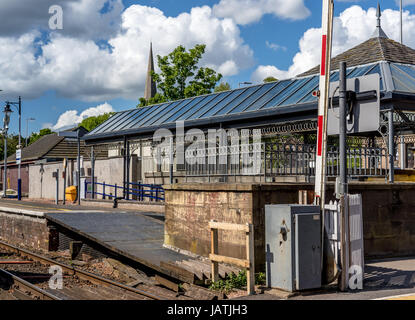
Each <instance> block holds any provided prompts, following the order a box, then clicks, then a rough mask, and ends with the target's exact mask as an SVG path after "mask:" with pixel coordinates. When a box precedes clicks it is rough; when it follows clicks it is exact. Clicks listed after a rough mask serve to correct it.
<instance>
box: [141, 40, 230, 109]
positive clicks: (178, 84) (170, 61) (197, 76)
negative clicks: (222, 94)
mask: <svg viewBox="0 0 415 320" xmlns="http://www.w3.org/2000/svg"><path fill="white" fill-rule="evenodd" d="M205 49H206V46H205V45H200V44H198V45H196V46H195V47H194V48H192V49H190V50H189V52H187V51H186V48H185V47H183V46H178V47H177V48H176V49H174V50H173V52H171V53H170V54H168V55H167V56H164V57H161V56H157V64H158V66H159V69H160V73H159V74H158V73H155V72H152V76H153V78H154V80H155V81H156V83H157V86H158V88H159V89H160V91H161V93H159V94H158V95H156V96H155V97H154V98H152V99H150V100H149V101H146V100H145V99H144V98H141V99H140V104H139V105H138V106H139V107H142V106H145V105H148V104H154V103H161V102H167V101H174V100H180V99H185V98H190V97H194V96H199V95H203V94H208V93H211V92H212V91H213V89H214V88H215V85H216V83H217V82H218V81H219V80H220V79H222V75H221V74H219V73H216V71H214V70H213V69H210V68H204V67H199V66H198V64H199V61H200V59H201V58H202V56H203V54H204V53H205Z"/></svg>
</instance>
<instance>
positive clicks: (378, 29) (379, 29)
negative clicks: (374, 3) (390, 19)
mask: <svg viewBox="0 0 415 320" xmlns="http://www.w3.org/2000/svg"><path fill="white" fill-rule="evenodd" d="M381 16H382V12H381V10H380V4H379V2H378V8H377V10H376V17H377V23H376V30H375V32H374V33H373V35H372V38H388V36H387V35H386V33H385V32H384V31H383V29H382V26H381V19H380V17H381Z"/></svg>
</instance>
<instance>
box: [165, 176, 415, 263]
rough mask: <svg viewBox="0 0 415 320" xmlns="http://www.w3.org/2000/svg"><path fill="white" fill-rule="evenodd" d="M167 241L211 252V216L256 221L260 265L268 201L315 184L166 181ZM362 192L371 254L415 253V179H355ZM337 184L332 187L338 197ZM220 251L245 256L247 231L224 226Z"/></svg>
mask: <svg viewBox="0 0 415 320" xmlns="http://www.w3.org/2000/svg"><path fill="white" fill-rule="evenodd" d="M165 189H166V211H165V219H166V220H165V244H166V245H171V246H174V247H178V248H180V249H184V250H187V251H191V252H193V253H196V254H199V255H202V256H208V255H209V253H210V230H209V227H208V223H209V221H210V220H217V221H220V222H229V223H238V224H244V223H247V222H248V223H253V224H254V230H255V260H256V268H257V270H263V268H264V264H265V211H264V210H265V209H264V208H265V205H266V204H290V203H298V202H299V198H298V191H299V190H313V189H314V186H313V185H311V184H261V185H259V184H258V185H255V184H182V185H173V186H165ZM349 191H350V193H352V194H362V199H363V231H364V244H365V256H366V257H367V258H379V257H392V256H406V255H414V254H415V196H414V195H415V184H410V183H406V184H403V183H402V184H399V183H397V184H393V185H389V184H385V183H379V184H376V183H370V184H369V183H353V184H350V186H349ZM333 193H334V190H333V185H329V186H328V188H327V197H328V200H331V199H333ZM219 253H220V254H223V255H227V256H232V257H236V258H245V238H244V237H243V235H241V234H238V233H233V232H228V231H226V232H225V231H219Z"/></svg>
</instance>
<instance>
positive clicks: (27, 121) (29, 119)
mask: <svg viewBox="0 0 415 320" xmlns="http://www.w3.org/2000/svg"><path fill="white" fill-rule="evenodd" d="M35 120H36V119H35V118H27V119H26V147H27V139H28V137H29V121H35Z"/></svg>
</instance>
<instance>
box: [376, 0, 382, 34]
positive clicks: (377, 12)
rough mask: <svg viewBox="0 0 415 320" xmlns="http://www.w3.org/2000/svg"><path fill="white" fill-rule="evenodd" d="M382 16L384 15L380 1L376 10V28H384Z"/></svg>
mask: <svg viewBox="0 0 415 320" xmlns="http://www.w3.org/2000/svg"><path fill="white" fill-rule="evenodd" d="M381 16H382V12H381V11H380V3H379V2H378V9H377V10H376V17H377V18H378V23H377V25H376V28H382V27H381V21H380V17H381Z"/></svg>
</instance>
